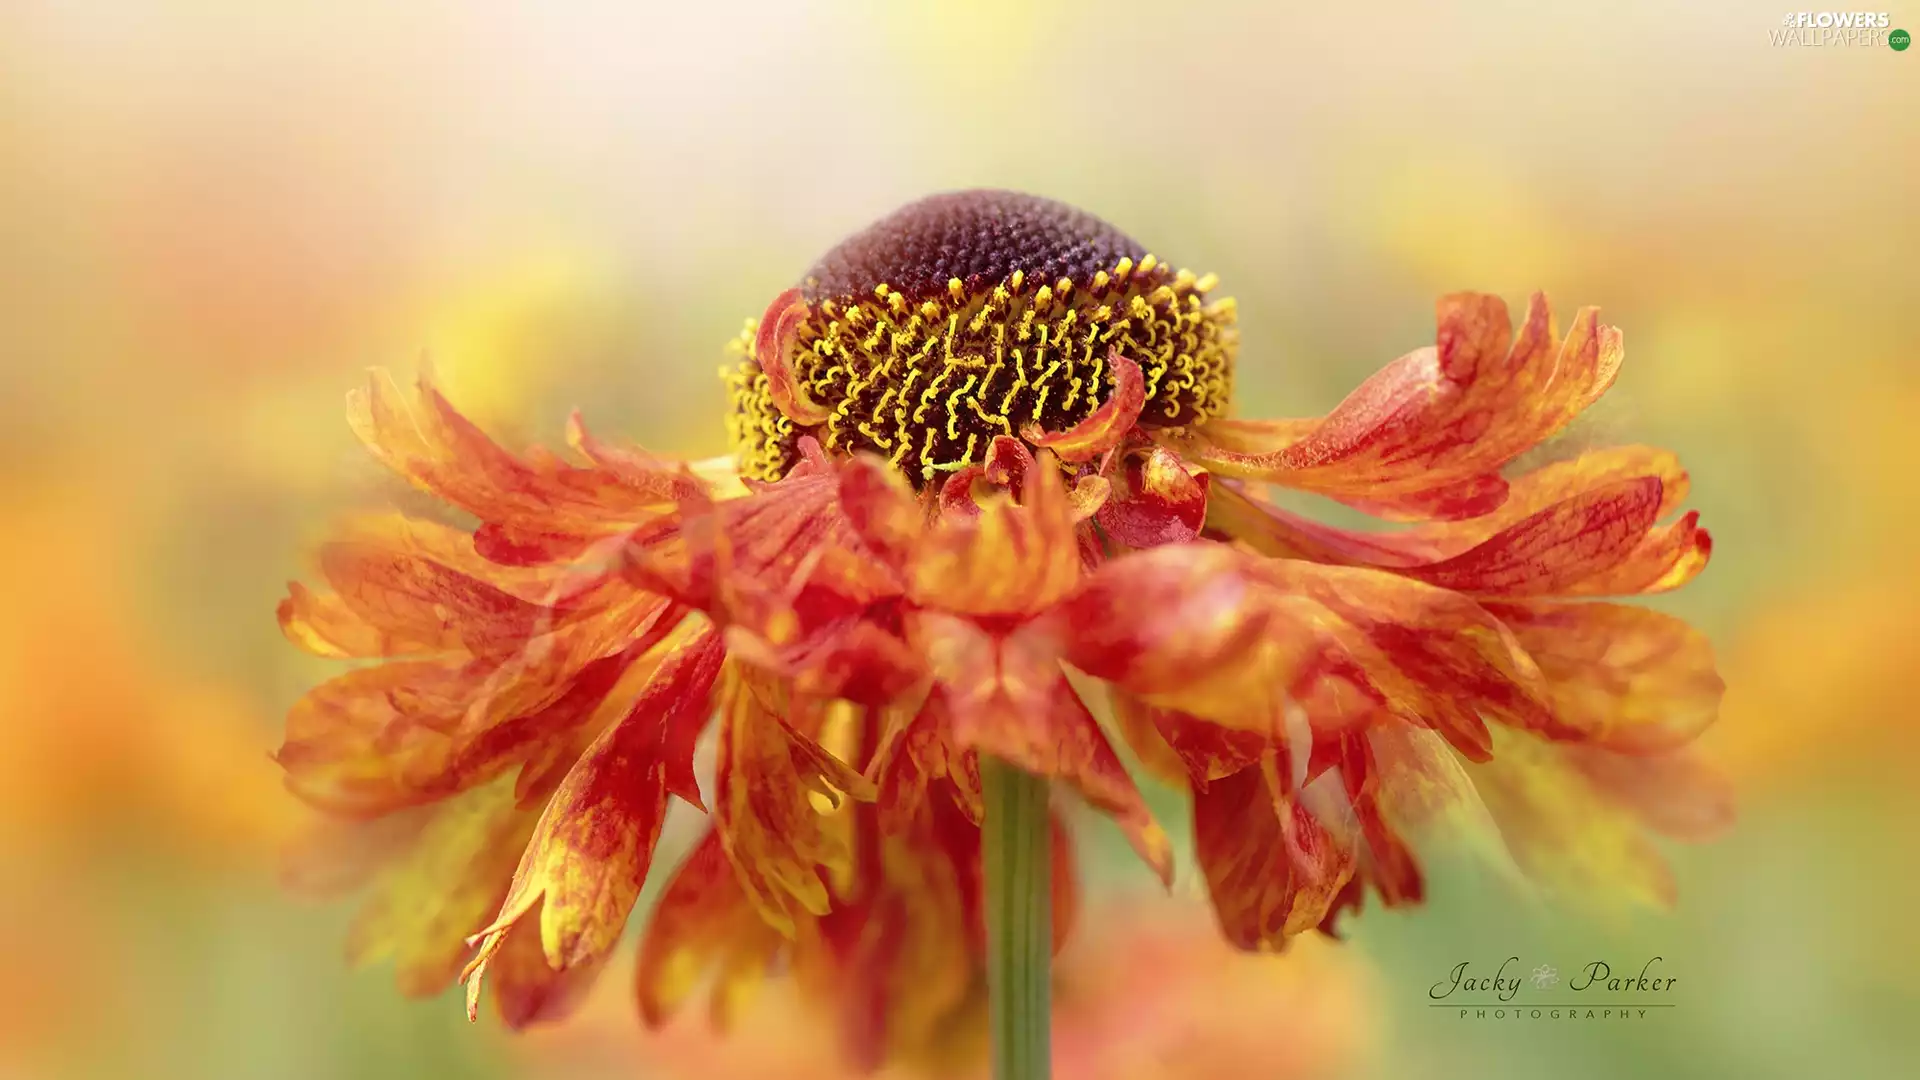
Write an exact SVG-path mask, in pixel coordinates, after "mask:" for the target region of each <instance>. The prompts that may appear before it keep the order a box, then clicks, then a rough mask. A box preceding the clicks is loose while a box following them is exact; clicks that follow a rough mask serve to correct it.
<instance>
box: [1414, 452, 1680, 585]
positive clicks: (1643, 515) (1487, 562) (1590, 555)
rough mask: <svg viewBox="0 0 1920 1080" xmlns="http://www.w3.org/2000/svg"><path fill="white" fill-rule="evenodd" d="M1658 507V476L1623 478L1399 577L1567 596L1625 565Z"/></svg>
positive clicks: (1541, 512) (1554, 506)
mask: <svg viewBox="0 0 1920 1080" xmlns="http://www.w3.org/2000/svg"><path fill="white" fill-rule="evenodd" d="M1660 502H1661V493H1660V481H1659V480H1658V479H1655V478H1653V477H1642V478H1640V479H1637V480H1626V481H1622V482H1620V483H1617V484H1611V485H1608V486H1607V487H1603V488H1600V489H1598V490H1595V491H1589V492H1585V493H1583V494H1580V495H1576V496H1574V497H1572V498H1569V499H1567V500H1566V501H1564V502H1559V503H1555V504H1554V505H1552V506H1550V507H1548V508H1547V509H1545V510H1542V511H1540V512H1539V513H1537V514H1534V515H1532V516H1530V517H1528V518H1525V519H1524V520H1521V521H1519V522H1516V523H1514V524H1513V525H1510V526H1508V527H1507V528H1505V529H1502V530H1500V531H1499V532H1498V533H1495V534H1494V535H1493V536H1491V537H1489V538H1488V539H1487V540H1485V541H1484V542H1482V543H1480V544H1479V545H1477V546H1475V547H1473V548H1470V549H1468V550H1467V551H1464V552H1462V553H1460V554H1459V555H1456V556H1454V557H1452V558H1450V559H1443V560H1441V561H1440V562H1436V563H1430V564H1428V565H1425V566H1418V567H1410V568H1408V569H1406V570H1403V571H1401V572H1402V573H1404V574H1406V575H1407V576H1408V577H1411V578H1414V579H1415V580H1418V581H1425V582H1427V583H1428V584H1431V585H1438V586H1440V587H1441V588H1443V589H1452V590H1453V591H1455V592H1463V593H1476V594H1481V595H1489V596H1554V595H1562V594H1565V593H1566V592H1568V591H1570V590H1571V589H1573V588H1574V587H1575V586H1577V585H1579V584H1580V583H1581V582H1583V581H1587V580H1590V579H1593V578H1597V577H1600V576H1601V575H1604V574H1606V573H1608V572H1610V571H1612V570H1614V569H1615V568H1617V567H1619V566H1620V564H1621V563H1623V562H1625V561H1626V560H1627V558H1629V557H1630V556H1631V555H1632V554H1633V552H1634V549H1635V548H1637V547H1638V546H1639V544H1640V542H1641V540H1642V539H1643V538H1644V537H1645V536H1646V533H1647V530H1648V529H1650V528H1652V527H1653V523H1654V518H1655V516H1656V515H1657V514H1658V512H1659V509H1660Z"/></svg>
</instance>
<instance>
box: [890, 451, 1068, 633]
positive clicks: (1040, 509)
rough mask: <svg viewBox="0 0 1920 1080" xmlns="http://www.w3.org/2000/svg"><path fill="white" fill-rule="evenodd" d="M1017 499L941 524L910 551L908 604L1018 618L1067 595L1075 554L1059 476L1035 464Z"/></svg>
mask: <svg viewBox="0 0 1920 1080" xmlns="http://www.w3.org/2000/svg"><path fill="white" fill-rule="evenodd" d="M1020 498H1021V501H1020V502H1018V503H1016V502H1013V501H1012V500H1010V499H998V500H995V501H993V502H990V503H989V504H987V505H986V506H984V507H982V508H981V511H980V515H979V516H978V517H977V518H974V519H973V520H971V521H968V520H964V519H957V518H956V519H943V520H942V521H941V522H940V523H939V525H938V527H936V528H935V529H934V530H933V531H932V532H931V533H929V534H928V535H927V536H926V538H925V539H923V540H922V541H921V542H920V544H919V545H918V546H917V547H916V549H915V550H914V553H913V565H912V570H911V579H910V580H911V595H912V598H913V600H914V601H915V602H916V603H918V604H920V605H922V606H925V607H930V608H939V609H941V610H945V611H951V612H955V613H959V614H964V615H969V616H974V617H994V616H1020V615H1027V614H1031V613H1033V612H1036V611H1042V610H1044V609H1046V608H1047V607H1048V606H1049V605H1050V604H1052V603H1053V602H1054V601H1056V600H1058V599H1059V598H1060V597H1062V596H1064V595H1066V594H1067V593H1068V592H1069V591H1070V590H1072V588H1073V587H1074V585H1075V584H1076V583H1077V582H1078V581H1079V580H1080V572H1081V564H1080V548H1079V543H1078V541H1077V539H1076V538H1075V533H1074V519H1073V509H1072V504H1071V503H1070V502H1069V501H1068V499H1067V493H1066V488H1065V485H1064V483H1063V481H1062V480H1061V477H1060V472H1059V470H1058V469H1057V468H1055V467H1054V466H1053V465H1052V463H1050V462H1045V461H1043V462H1041V463H1040V464H1039V465H1038V466H1037V467H1035V468H1034V469H1033V471H1032V474H1031V476H1030V477H1029V478H1028V481H1027V483H1025V484H1024V485H1023V486H1022V490H1021V492H1020Z"/></svg>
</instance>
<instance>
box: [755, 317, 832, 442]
mask: <svg viewBox="0 0 1920 1080" xmlns="http://www.w3.org/2000/svg"><path fill="white" fill-rule="evenodd" d="M806 321H807V302H806V301H805V300H803V299H801V296H800V290H799V289H788V290H787V291H786V292H783V293H781V294H780V295H779V296H776V297H774V298H773V303H771V304H768V305H767V311H766V314H764V315H762V316H761V317H760V329H759V332H758V333H757V334H756V335H755V336H754V342H753V358H754V360H755V361H757V362H758V363H759V365H760V370H761V371H763V372H766V375H767V392H768V393H769V394H770V395H772V397H773V404H774V407H775V408H777V409H779V410H780V411H781V412H782V413H784V414H786V416H787V418H788V419H790V420H792V421H793V422H794V423H796V424H799V425H801V426H803V427H811V426H813V425H815V424H819V423H822V422H824V421H825V420H826V419H827V410H826V409H824V408H822V407H821V406H820V405H818V404H816V403H815V402H814V401H813V399H811V398H809V397H808V396H807V391H806V387H804V386H802V385H800V383H799V382H798V381H796V380H795V379H794V377H793V345H794V340H795V339H796V338H797V337H798V336H799V333H800V325H801V324H802V323H804V322H806Z"/></svg>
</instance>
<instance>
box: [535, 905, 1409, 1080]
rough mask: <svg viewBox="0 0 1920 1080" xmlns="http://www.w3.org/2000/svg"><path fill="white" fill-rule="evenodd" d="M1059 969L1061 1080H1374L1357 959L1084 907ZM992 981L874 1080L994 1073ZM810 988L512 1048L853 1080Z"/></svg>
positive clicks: (588, 1020)
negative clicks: (989, 1051)
mask: <svg viewBox="0 0 1920 1080" xmlns="http://www.w3.org/2000/svg"><path fill="white" fill-rule="evenodd" d="M1087 916H1088V917H1087V918H1086V919H1085V925H1084V927H1083V928H1082V930H1081V932H1079V933H1076V935H1075V937H1074V939H1073V941H1072V943H1070V944H1069V945H1067V946H1066V948H1065V949H1063V950H1062V952H1061V953H1060V956H1059V960H1058V962H1057V964H1056V966H1055V971H1054V1004H1053V1062H1054V1071H1053V1074H1054V1075H1055V1076H1056V1077H1059V1078H1061V1080H1076V1078H1082V1077H1084V1078H1089V1080H1091V1078H1102V1080H1106V1078H1125V1080H1179V1078H1184V1077H1193V1078H1196V1080H1197V1078H1201V1077H1217V1076H1232V1075H1238V1074H1241V1073H1244V1072H1245V1071H1246V1069H1247V1068H1248V1067H1249V1066H1250V1065H1253V1064H1255V1063H1257V1067H1258V1074H1259V1075H1261V1076H1273V1077H1287V1078H1291V1077H1299V1078H1306V1077H1325V1076H1345V1075H1349V1074H1353V1073H1356V1072H1363V1071H1365V1067H1366V1065H1367V1064H1368V1058H1369V1048H1370V1047H1371V1046H1373V1045H1375V1044H1376V1042H1375V1040H1376V1037H1377V1027H1378V1021H1377V1016H1378V1010H1377V1009H1376V1008H1375V1007H1374V1000H1373V999H1374V997H1375V991H1374V988H1373V986H1372V978H1371V974H1372V973H1371V972H1370V970H1369V969H1368V968H1367V966H1366V965H1365V964H1364V962H1363V961H1362V960H1361V959H1360V958H1359V957H1358V956H1357V955H1356V954H1354V953H1352V952H1350V951H1347V950H1343V949H1339V948H1336V947H1333V946H1331V945H1328V944H1325V943H1320V942H1311V941H1310V942H1304V943H1303V944H1302V947H1301V948H1299V949H1297V950H1296V951H1295V953H1294V955H1291V956H1289V957H1288V960H1287V962H1286V963H1283V964H1276V963H1271V962H1269V961H1267V960H1265V959H1264V958H1262V957H1257V956H1249V955H1247V954H1245V953H1241V952H1238V951H1236V950H1234V949H1232V948H1230V947H1229V946H1227V945H1226V944H1225V943H1224V942H1223V941H1222V940H1221V939H1220V936H1219V935H1218V934H1217V933H1215V932H1214V931H1213V929H1212V928H1211V927H1210V926H1208V925H1207V923H1206V919H1205V916H1204V914H1203V913H1201V912H1199V911H1195V910H1193V909H1191V908H1189V907H1187V906H1186V905H1183V904H1175V903H1173V902H1169V901H1159V902H1146V901H1142V900H1137V899H1128V900H1107V901H1103V902H1101V903H1099V904H1096V905H1092V906H1090V908H1089V910H1088V912H1087ZM982 977H983V972H982V971H980V970H978V969H977V968H976V969H974V970H972V971H971V973H970V980H969V983H968V986H969V990H968V993H967V995H966V996H964V997H963V998H961V999H958V1001H957V1002H956V1004H955V1005H954V1007H953V1008H952V1009H951V1010H950V1011H949V1012H947V1013H946V1014H944V1015H942V1016H941V1017H939V1018H938V1020H937V1022H936V1023H935V1024H934V1025H933V1026H932V1027H931V1028H930V1030H929V1031H928V1033H927V1034H928V1039H927V1041H926V1042H925V1043H924V1044H923V1045H921V1046H918V1047H916V1048H915V1049H914V1051H913V1052H911V1053H908V1054H904V1055H902V1056H901V1057H900V1059H899V1060H897V1061H896V1062H895V1063H893V1064H892V1065H891V1066H890V1067H888V1068H886V1069H885V1070H883V1071H882V1072H881V1073H880V1074H879V1075H881V1076H883V1077H888V1078H892V1080H908V1078H910V1077H953V1078H962V1077H972V1076H981V1075H984V1074H985V1069H984V1064H985V1062H984V1058H985V1050H986V1034H987V1031H986V1015H985V1012H986V1010H985V1008H984V1000H983V998H982V996H981V993H980V990H981V978H982ZM807 989H808V988H807V987H806V984H805V983H804V982H797V983H793V984H778V985H775V986H771V987H768V988H767V989H766V991H765V992H764V993H763V994H762V995H761V996H760V997H758V998H757V999H755V1000H754V1001H752V1002H751V1003H748V1004H743V1005H741V1006H740V1009H739V1012H738V1015H736V1016H735V1017H733V1026H734V1027H736V1028H738V1029H739V1030H738V1032H737V1033H735V1032H732V1031H729V1030H726V1029H721V1028H716V1027H714V1026H713V1025H711V1024H708V1023H705V1022H703V1021H702V1020H701V1018H697V1017H688V1018H681V1019H679V1020H676V1021H674V1022H673V1023H671V1024H669V1025H667V1026H666V1027H665V1028H664V1029H662V1030H660V1031H657V1032H652V1033H647V1034H644V1035H643V1034H640V1033H637V1032H636V1031H635V1030H634V1027H633V1025H632V1024H631V1022H629V1021H628V1019H627V1015H626V1010H627V1003H626V1001H625V1000H624V998H623V997H621V996H619V995H602V996H600V997H599V998H597V999H596V1000H595V1001H594V1002H593V1003H592V1004H591V1005H589V1006H588V1008H587V1009H586V1010H585V1011H584V1013H583V1015H582V1016H581V1017H580V1018H579V1020H577V1021H576V1022H574V1023H571V1024H568V1025H565V1026H563V1027H560V1028H556V1029H553V1030H551V1031H550V1032H545V1033H542V1034H540V1035H539V1036H537V1037H533V1038H529V1039H526V1040H524V1041H523V1042H522V1043H520V1044H519V1045H518V1046H517V1048H516V1049H517V1050H518V1051H519V1054H518V1056H519V1058H520V1060H521V1061H522V1062H524V1066H523V1068H522V1070H521V1071H522V1074H523V1075H527V1076H534V1077H541V1076H569V1077H592V1076H601V1075H606V1076H625V1075H632V1074H633V1073H634V1072H635V1071H636V1070H638V1071H641V1072H644V1074H645V1075H648V1076H659V1077H662V1078H663V1080H673V1078H679V1077H687V1078H692V1077H701V1078H711V1080H733V1078H736V1077H737V1078H741V1080H746V1078H749V1077H751V1078H754V1080H759V1078H761V1077H773V1078H778V1080H813V1078H819V1080H828V1078H834V1077H841V1076H845V1075H846V1072H845V1070H844V1065H843V1062H842V1059H841V1054H840V1049H841V1048H840V1046H839V1044H838V1043H837V1042H836V1040H835V1039H834V1037H833V1034H834V1028H833V1025H832V1024H831V1023H824V1024H823V1023H822V1022H821V1020H822V1017H821V1006H822V1004H823V1003H831V1002H833V1001H834V1000H835V999H834V998H832V997H830V996H826V995H821V994H818V993H809V992H807Z"/></svg>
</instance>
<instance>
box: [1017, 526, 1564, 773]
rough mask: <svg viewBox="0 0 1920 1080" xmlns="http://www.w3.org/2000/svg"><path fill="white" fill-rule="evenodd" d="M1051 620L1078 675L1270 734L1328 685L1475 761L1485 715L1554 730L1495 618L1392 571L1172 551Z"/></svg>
mask: <svg viewBox="0 0 1920 1080" xmlns="http://www.w3.org/2000/svg"><path fill="white" fill-rule="evenodd" d="M1052 618H1054V619H1057V620H1058V625H1059V627H1060V629H1059V630H1057V631H1056V632H1057V633H1058V634H1059V635H1060V636H1061V640H1062V641H1063V642H1064V647H1065V654H1066V659H1067V661H1068V662H1069V663H1071V664H1073V665H1074V666H1075V667H1077V668H1080V669H1081V670H1083V671H1085V672H1087V673H1088V674H1091V675H1094V676H1096V677H1098V678H1102V679H1106V680H1107V681H1109V682H1112V683H1114V684H1116V685H1118V686H1121V687H1122V688H1124V689H1126V690H1128V691H1130V692H1133V693H1135V694H1138V695H1140V696H1142V697H1144V698H1146V699H1147V700H1148V701H1150V702H1152V703H1154V704H1158V705H1162V706H1165V707H1169V708H1176V709H1180V710H1182V711H1185V712H1189V713H1193V714H1194V715H1196V716H1200V717H1202V718H1204V719H1208V720H1212V721H1215V722H1218V723H1224V724H1228V725H1230V726H1234V727H1242V728H1247V729H1249V730H1253V731H1259V732H1267V733H1273V732H1275V731H1276V730H1277V729H1278V728H1279V727H1280V726H1281V725H1282V724H1284V723H1286V722H1287V716H1288V713H1289V711H1290V710H1292V711H1301V709H1302V703H1303V702H1305V701H1310V700H1314V699H1315V698H1316V697H1318V696H1321V695H1323V694H1324V693H1330V692H1331V691H1330V690H1328V689H1327V688H1326V685H1325V684H1327V682H1328V680H1330V679H1337V680H1339V681H1341V682H1344V683H1347V684H1351V685H1352V686H1354V687H1358V688H1362V689H1364V691H1365V696H1366V697H1367V698H1368V699H1370V700H1374V701H1378V702H1381V703H1384V705H1385V706H1386V707H1387V708H1388V709H1389V710H1390V711H1392V712H1394V713H1396V714H1398V715H1401V716H1404V717H1406V718H1408V719H1411V720H1414V721H1416V722H1419V723H1422V724H1426V725H1429V726H1432V727H1435V728H1437V729H1439V730H1441V731H1443V732H1444V733H1445V734H1446V735H1447V737H1448V738H1449V739H1450V740H1451V741H1453V742H1454V743H1455V744H1456V745H1458V746H1460V747H1461V749H1462V750H1463V751H1466V752H1469V753H1473V754H1475V755H1477V756H1480V755H1484V753H1485V750H1486V728H1485V725H1484V724H1483V723H1482V722H1481V719H1480V715H1481V714H1485V715H1486V716H1488V717H1491V718H1494V719H1498V720H1501V721H1502V722H1505V723H1509V724H1515V725H1517V726H1523V727H1530V728H1544V727H1547V726H1549V725H1550V724H1551V717H1550V714H1549V713H1548V712H1547V710H1546V708H1545V705H1544V702H1543V699H1542V696H1541V695H1542V690H1541V687H1540V676H1539V672H1538V671H1537V670H1536V669H1535V668H1534V666H1533V664H1532V662H1531V661H1530V660H1529V659H1528V658H1527V656H1526V654H1525V653H1524V652H1522V651H1521V650H1520V648H1519V646H1518V643H1517V642H1516V641H1515V640H1514V638H1513V636H1512V634H1511V633H1510V632H1509V631H1508V630H1507V629H1506V628H1505V627H1503V626H1502V625H1501V624H1500V622H1499V621H1498V620H1497V619H1495V618H1494V617H1493V616H1491V615H1490V614H1488V613H1487V612H1486V610H1485V609H1483V608H1481V607H1480V606H1479V605H1478V604H1476V603H1474V602H1473V601H1472V600H1470V599H1468V598H1466V597H1463V596H1460V595H1459V594H1457V593H1452V592H1449V591H1447V590H1444V589H1437V588H1434V587H1432V586H1429V585H1425V584H1422V583H1419V582H1413V581H1408V580H1406V579H1404V578H1400V577H1396V576H1394V575H1391V574H1386V573H1381V572H1376V571H1368V570H1358V569H1350V568H1343V567H1328V566H1316V565H1314V564H1311V563H1303V562H1295V561H1291V560H1267V559H1260V558H1258V557H1255V556H1252V555H1248V554H1246V553H1244V552H1239V551H1236V550H1234V549H1231V548H1227V547H1225V546H1223V545H1216V544H1187V545H1177V546H1169V547H1163V548H1156V549H1153V550H1151V551H1147V552H1142V553H1139V554H1136V555H1133V556H1129V557H1128V558H1125V559H1120V560H1115V561H1114V562H1111V563H1109V564H1107V565H1106V566H1104V567H1102V568H1101V569H1100V570H1099V571H1098V572H1096V573H1095V574H1094V575H1093V577H1092V578H1091V579H1090V580H1089V581H1088V583H1087V585H1086V587H1084V588H1083V589H1081V590H1080V591H1079V592H1078V593H1076V594H1075V595H1074V596H1073V597H1072V598H1070V599H1069V600H1068V601H1066V602H1065V603H1063V604H1062V605H1060V607H1059V608H1058V609H1057V610H1056V612H1055V613H1054V615H1053V616H1052ZM1313 719H1314V718H1313V717H1306V720H1308V721H1309V722H1311V721H1312V720H1313ZM1324 721H1325V722H1331V723H1333V725H1334V726H1344V721H1341V720H1339V719H1338V717H1337V716H1327V717H1325V718H1324Z"/></svg>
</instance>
